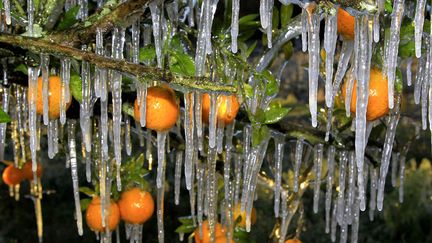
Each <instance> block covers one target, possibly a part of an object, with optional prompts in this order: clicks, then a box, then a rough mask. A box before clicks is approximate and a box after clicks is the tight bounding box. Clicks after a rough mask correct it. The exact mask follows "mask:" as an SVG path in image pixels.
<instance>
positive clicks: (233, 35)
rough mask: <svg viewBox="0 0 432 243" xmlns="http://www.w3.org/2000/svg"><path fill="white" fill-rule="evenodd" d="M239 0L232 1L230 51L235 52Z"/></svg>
mask: <svg viewBox="0 0 432 243" xmlns="http://www.w3.org/2000/svg"><path fill="white" fill-rule="evenodd" d="M239 14H240V0H233V1H232V17H231V51H232V52H233V53H237V36H238V33H239V22H238V21H239Z"/></svg>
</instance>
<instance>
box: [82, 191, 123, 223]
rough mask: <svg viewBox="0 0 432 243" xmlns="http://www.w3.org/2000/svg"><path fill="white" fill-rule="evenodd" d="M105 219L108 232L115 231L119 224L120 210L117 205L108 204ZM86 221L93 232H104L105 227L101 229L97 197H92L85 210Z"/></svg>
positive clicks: (99, 201) (113, 203)
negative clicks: (106, 219) (106, 218)
mask: <svg viewBox="0 0 432 243" xmlns="http://www.w3.org/2000/svg"><path fill="white" fill-rule="evenodd" d="M105 217H108V229H109V230H110V231H113V230H115V229H116V228H117V225H118V224H119V223H120V210H119V207H118V206H117V203H115V202H114V201H111V202H110V207H109V209H108V214H107V215H106V216H105ZM86 221H87V225H88V226H89V228H90V229H91V230H93V231H96V232H102V231H104V230H105V227H102V212H101V200H100V198H99V197H94V198H93V199H92V201H91V202H90V204H89V206H88V208H87V210H86Z"/></svg>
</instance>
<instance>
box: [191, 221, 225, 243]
mask: <svg viewBox="0 0 432 243" xmlns="http://www.w3.org/2000/svg"><path fill="white" fill-rule="evenodd" d="M201 227H202V239H201V238H200V233H199V229H198V228H197V229H196V230H195V236H194V238H195V243H209V242H210V227H209V222H208V220H205V221H204V222H203V223H202V225H201ZM218 238H223V239H225V242H226V236H225V228H223V227H222V225H221V224H220V223H216V225H215V240H216V239H218Z"/></svg>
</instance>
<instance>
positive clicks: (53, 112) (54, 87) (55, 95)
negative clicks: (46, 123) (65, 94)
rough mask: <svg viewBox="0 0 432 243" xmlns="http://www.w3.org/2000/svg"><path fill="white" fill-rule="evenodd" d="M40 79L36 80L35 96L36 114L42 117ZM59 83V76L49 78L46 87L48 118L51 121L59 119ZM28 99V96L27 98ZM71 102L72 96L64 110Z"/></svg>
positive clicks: (41, 84) (41, 82)
mask: <svg viewBox="0 0 432 243" xmlns="http://www.w3.org/2000/svg"><path fill="white" fill-rule="evenodd" d="M42 87H43V81H42V77H39V78H38V84H37V94H36V113H37V114H38V115H43V99H42ZM61 93H62V89H61V81H60V77H59V76H50V77H49V85H48V116H49V118H50V119H51V120H54V119H57V118H59V117H60V104H61V102H60V101H61ZM29 97H30V96H29ZM71 101H72V95H70V96H69V100H68V101H67V102H66V110H67V109H68V108H69V106H70V104H71Z"/></svg>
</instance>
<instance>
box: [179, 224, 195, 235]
mask: <svg viewBox="0 0 432 243" xmlns="http://www.w3.org/2000/svg"><path fill="white" fill-rule="evenodd" d="M195 228H196V227H195V226H193V224H192V225H180V226H179V227H178V228H177V229H176V230H175V232H176V233H184V234H189V233H192V232H194V231H195Z"/></svg>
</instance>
